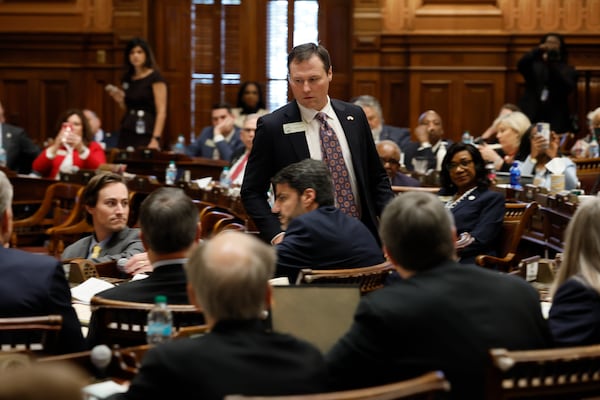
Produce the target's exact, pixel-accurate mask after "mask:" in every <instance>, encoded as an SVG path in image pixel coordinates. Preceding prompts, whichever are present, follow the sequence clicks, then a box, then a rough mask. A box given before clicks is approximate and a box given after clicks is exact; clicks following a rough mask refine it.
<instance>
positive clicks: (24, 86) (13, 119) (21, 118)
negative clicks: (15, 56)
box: [0, 73, 37, 130]
mask: <svg viewBox="0 0 600 400" xmlns="http://www.w3.org/2000/svg"><path fill="white" fill-rule="evenodd" d="M2 75H4V73H2ZM29 86H30V85H29V80H28V79H26V78H25V77H21V78H16V77H10V78H9V77H7V78H6V79H1V80H0V101H2V105H3V107H4V116H5V118H6V121H7V123H9V124H12V125H17V126H21V127H27V128H28V130H31V129H32V128H37V126H34V121H36V122H37V120H36V119H34V118H32V117H33V116H32V115H31V114H30V113H29V112H27V110H33V109H34V108H33V107H31V106H30V104H29V99H31V96H28V95H27V93H28V92H29V90H30V88H29ZM36 130H37V129H36Z"/></svg>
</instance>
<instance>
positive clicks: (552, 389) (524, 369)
mask: <svg viewBox="0 0 600 400" xmlns="http://www.w3.org/2000/svg"><path fill="white" fill-rule="evenodd" d="M489 355H490V363H489V365H488V367H487V371H486V383H485V387H486V396H485V398H486V399H490V400H500V399H521V398H528V399H531V398H536V399H580V398H584V397H588V396H590V395H596V396H597V395H598V393H600V345H592V346H580V347H570V348H557V349H543V350H527V351H509V350H506V349H491V350H490V352H489Z"/></svg>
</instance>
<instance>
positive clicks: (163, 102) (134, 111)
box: [106, 38, 167, 150]
mask: <svg viewBox="0 0 600 400" xmlns="http://www.w3.org/2000/svg"><path fill="white" fill-rule="evenodd" d="M124 59H125V73H124V74H123V78H122V81H121V88H118V87H116V86H114V85H107V86H106V91H107V92H108V94H109V95H110V96H111V97H112V98H113V99H114V100H115V101H116V102H117V103H118V104H119V106H120V107H121V108H123V109H125V115H124V116H123V119H122V120H121V128H120V129H119V145H118V147H119V148H121V149H124V148H127V147H133V148H136V147H148V148H151V149H156V150H160V145H161V142H162V134H163V130H164V127H165V120H166V118H167V84H166V83H165V80H164V79H163V77H162V75H161V74H160V72H159V70H158V66H157V65H156V61H155V60H154V55H153V54H152V50H151V49H150V46H149V45H148V43H146V41H145V40H143V39H140V38H134V39H131V40H130V41H129V42H128V43H127V46H126V47H125V55H124Z"/></svg>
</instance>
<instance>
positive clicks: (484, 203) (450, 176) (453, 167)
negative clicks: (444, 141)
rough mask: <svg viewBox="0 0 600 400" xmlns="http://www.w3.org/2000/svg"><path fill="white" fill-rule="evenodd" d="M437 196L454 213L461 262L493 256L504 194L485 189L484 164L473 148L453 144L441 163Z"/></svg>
mask: <svg viewBox="0 0 600 400" xmlns="http://www.w3.org/2000/svg"><path fill="white" fill-rule="evenodd" d="M440 182H441V186H442V188H441V190H440V195H444V196H452V199H451V200H450V201H448V203H446V208H448V209H450V211H451V212H452V214H453V215H454V223H455V226H456V234H457V236H459V238H458V241H457V253H458V256H459V257H460V260H459V262H460V263H462V264H473V263H474V261H475V257H476V256H478V255H479V254H489V255H497V254H496V251H495V249H494V247H495V244H496V242H497V239H498V236H499V235H500V232H501V230H502V221H503V219H504V196H503V195H502V194H501V193H498V192H494V191H491V190H488V187H489V185H490V180H489V179H488V178H487V174H486V169H485V163H484V161H483V158H482V157H481V154H480V153H479V151H478V150H477V148H476V147H475V146H473V145H470V144H465V143H460V142H459V143H454V144H452V145H451V146H450V147H449V148H448V152H447V153H446V156H445V157H444V161H443V163H442V171H441V173H440Z"/></svg>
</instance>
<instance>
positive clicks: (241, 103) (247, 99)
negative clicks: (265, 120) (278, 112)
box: [231, 81, 269, 128]
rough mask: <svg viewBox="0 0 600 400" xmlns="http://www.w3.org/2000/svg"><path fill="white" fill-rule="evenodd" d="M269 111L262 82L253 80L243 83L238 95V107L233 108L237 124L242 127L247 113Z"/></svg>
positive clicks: (232, 111) (263, 113)
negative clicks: (261, 85)
mask: <svg viewBox="0 0 600 400" xmlns="http://www.w3.org/2000/svg"><path fill="white" fill-rule="evenodd" d="M268 112H269V111H267V109H266V107H265V99H264V97H263V92H262V88H261V87H260V84H259V83H258V82H252V81H247V82H244V83H242V86H240V90H239V91H238V95H237V103H236V108H233V109H231V113H232V114H233V117H234V124H235V126H237V127H238V128H242V127H243V126H244V118H246V116H247V115H250V114H258V115H259V116H261V115H265V114H267V113H268Z"/></svg>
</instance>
